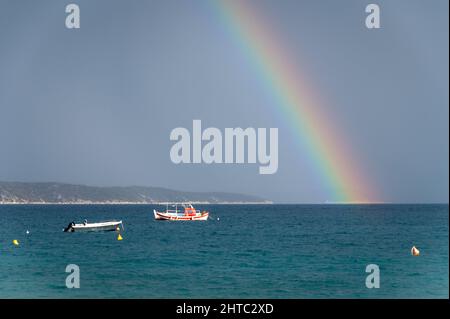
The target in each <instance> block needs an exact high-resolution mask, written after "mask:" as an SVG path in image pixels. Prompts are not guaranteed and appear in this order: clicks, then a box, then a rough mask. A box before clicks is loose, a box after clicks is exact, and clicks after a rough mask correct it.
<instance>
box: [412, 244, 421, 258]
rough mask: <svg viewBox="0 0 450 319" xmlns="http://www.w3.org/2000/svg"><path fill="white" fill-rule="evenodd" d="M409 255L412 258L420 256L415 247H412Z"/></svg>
mask: <svg viewBox="0 0 450 319" xmlns="http://www.w3.org/2000/svg"><path fill="white" fill-rule="evenodd" d="M411 255H413V256H419V255H420V250H418V249H417V248H416V246H413V247H412V248H411Z"/></svg>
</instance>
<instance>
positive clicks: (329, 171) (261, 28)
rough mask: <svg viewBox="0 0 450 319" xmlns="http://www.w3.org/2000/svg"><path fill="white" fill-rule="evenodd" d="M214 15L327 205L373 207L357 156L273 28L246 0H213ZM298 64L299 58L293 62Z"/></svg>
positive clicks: (374, 199)
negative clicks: (268, 97) (301, 153)
mask: <svg viewBox="0 0 450 319" xmlns="http://www.w3.org/2000/svg"><path fill="white" fill-rule="evenodd" d="M212 3H213V5H214V7H215V11H216V12H218V13H219V16H220V19H221V20H222V21H224V25H225V26H226V28H227V30H228V31H227V33H230V35H231V37H232V38H233V39H234V40H235V41H236V42H237V43H238V45H239V47H240V48H241V49H242V51H243V53H245V55H246V56H247V58H248V61H250V62H251V63H252V64H253V65H254V67H255V70H256V71H257V73H258V76H259V77H260V78H261V79H262V81H263V85H264V87H265V88H266V90H267V91H268V92H269V93H270V94H272V95H273V98H274V101H276V103H274V104H276V109H277V110H279V112H280V113H281V115H282V118H284V119H285V120H286V121H287V124H288V127H289V129H290V130H291V131H292V133H293V134H294V136H295V140H296V141H297V142H298V144H299V146H300V147H301V149H302V150H306V153H307V154H309V161H310V162H311V164H312V166H313V167H314V170H315V171H316V172H317V174H318V176H319V177H320V184H321V185H323V187H324V188H325V189H327V192H329V193H330V194H327V196H328V197H329V198H327V200H330V201H331V202H338V203H370V202H377V201H378V198H377V195H376V192H375V190H374V188H373V187H372V186H371V184H370V183H369V182H368V179H367V178H366V177H365V176H363V174H362V172H363V170H362V169H361V168H360V167H359V165H357V162H358V161H357V160H356V159H357V157H356V156H355V154H353V153H352V152H351V150H350V148H349V146H348V145H346V144H345V143H344V141H345V138H344V136H343V135H342V134H341V133H339V131H338V130H337V128H336V127H335V126H334V125H335V123H333V122H332V121H330V119H329V118H327V116H326V114H325V113H324V110H326V108H325V107H323V105H321V103H320V102H319V100H320V99H319V98H318V95H317V94H314V90H313V89H312V88H310V87H308V84H307V79H306V78H305V77H304V75H303V78H302V77H301V75H302V74H301V72H300V71H299V69H298V65H296V58H293V57H291V56H289V52H288V50H286V49H284V47H283V45H281V44H280V43H278V42H277V39H279V37H278V36H277V35H276V34H275V32H274V30H273V29H274V28H273V27H271V28H269V26H270V23H269V22H268V21H267V20H265V19H264V17H263V15H262V14H261V13H260V12H258V11H257V8H256V7H255V6H250V1H245V0H213V1H212ZM297 59H298V58H297Z"/></svg>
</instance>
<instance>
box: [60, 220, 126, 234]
mask: <svg viewBox="0 0 450 319" xmlns="http://www.w3.org/2000/svg"><path fill="white" fill-rule="evenodd" d="M121 226H122V221H118V222H104V223H92V224H86V225H85V224H75V225H72V226H70V227H69V228H68V229H67V230H66V232H95V231H115V230H117V229H120V227H121Z"/></svg>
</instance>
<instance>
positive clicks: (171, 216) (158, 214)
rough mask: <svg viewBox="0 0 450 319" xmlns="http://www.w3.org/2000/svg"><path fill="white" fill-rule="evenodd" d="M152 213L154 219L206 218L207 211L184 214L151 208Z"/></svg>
mask: <svg viewBox="0 0 450 319" xmlns="http://www.w3.org/2000/svg"><path fill="white" fill-rule="evenodd" d="M153 215H154V216H155V219H156V220H185V221H192V220H208V217H209V213H199V214H195V215H193V216H189V215H184V214H171V213H162V212H158V211H156V210H153Z"/></svg>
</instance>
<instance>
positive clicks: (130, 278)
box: [0, 205, 449, 298]
mask: <svg viewBox="0 0 450 319" xmlns="http://www.w3.org/2000/svg"><path fill="white" fill-rule="evenodd" d="M154 207H156V206H151V205H116V206H114V205H111V206H110V205H72V206H71V205H48V206H47V205H16V206H14V205H8V206H6V205H0V227H1V228H0V298H52V297H56V298H82V297H88V298H116V297H121V298H224V297H229V298H231V297H235V298H448V297H449V294H448V291H449V290H448V288H449V282H448V281H449V279H448V278H449V277H448V276H449V274H448V251H449V250H448V216H449V215H448V214H449V209H448V205H211V206H206V205H202V206H199V207H198V209H202V210H203V209H207V210H209V211H211V216H212V218H211V220H208V221H207V222H161V221H155V220H153V216H152V211H153V208H154ZM85 218H86V219H88V220H89V221H99V220H107V219H123V221H124V226H125V230H124V232H123V233H122V236H123V238H124V239H123V241H118V240H117V234H116V233H114V232H106V233H63V232H62V228H63V227H65V226H66V225H67V224H68V223H69V222H71V221H72V220H76V221H82V220H84V219H85ZM218 218H219V220H218ZM26 230H29V231H30V234H28V235H27V234H26ZM13 239H18V240H19V242H20V245H19V246H18V247H16V246H14V245H13V244H12V240H13ZM413 245H415V246H417V247H418V248H419V249H420V251H421V255H420V257H412V256H411V255H410V249H411V247H412V246H413ZM68 264H77V265H78V266H79V267H80V284H81V287H80V288H79V289H68V288H66V286H65V280H66V276H67V275H68V273H66V272H65V268H66V265H68ZM368 264H377V265H378V266H379V267H380V285H381V287H380V288H379V289H367V288H366V286H365V279H366V276H367V275H368V274H367V273H366V272H365V267H366V265H368Z"/></svg>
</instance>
